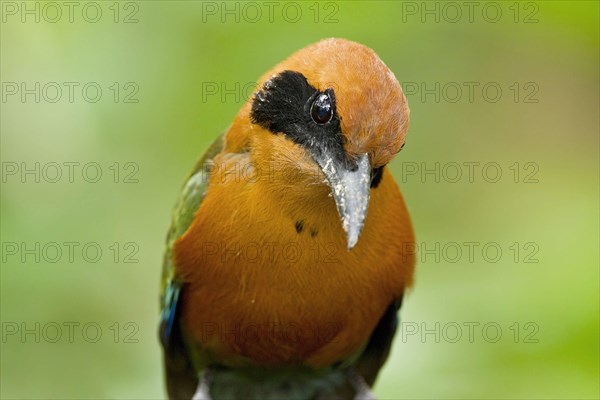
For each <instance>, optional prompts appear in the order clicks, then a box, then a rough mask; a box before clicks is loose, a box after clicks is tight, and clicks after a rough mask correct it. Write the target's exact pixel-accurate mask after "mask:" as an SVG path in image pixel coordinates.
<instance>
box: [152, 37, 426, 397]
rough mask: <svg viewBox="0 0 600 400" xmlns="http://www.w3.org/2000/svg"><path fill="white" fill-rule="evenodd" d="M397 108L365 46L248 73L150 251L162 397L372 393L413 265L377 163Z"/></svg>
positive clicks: (399, 202)
mask: <svg viewBox="0 0 600 400" xmlns="http://www.w3.org/2000/svg"><path fill="white" fill-rule="evenodd" d="M408 126H409V108H408V102H407V99H406V97H405V95H404V93H403V91H402V88H401V85H400V83H399V82H398V80H397V79H396V77H395V75H394V73H393V72H392V71H391V70H390V69H389V68H388V67H387V66H386V65H385V64H384V62H383V61H382V60H381V59H380V58H379V56H378V55H377V54H376V53H375V52H374V51H373V50H371V49H370V48H369V47H367V46H365V45H362V44H360V43H357V42H354V41H350V40H346V39H341V38H329V39H323V40H320V41H318V42H316V43H313V44H311V45H308V46H307V47H304V48H302V49H300V50H298V51H296V52H295V53H293V54H292V55H291V56H289V57H288V58H286V59H285V60H283V61H282V62H280V63H279V64H277V65H276V66H275V67H273V68H272V69H271V70H270V71H268V72H267V73H265V74H264V75H263V76H262V77H261V78H259V80H258V81H257V86H256V91H255V92H254V93H252V95H250V96H249V98H248V100H247V101H246V102H245V103H244V105H243V106H242V107H241V109H240V111H239V113H238V114H237V115H236V116H235V118H234V120H233V122H232V123H231V125H230V126H229V128H228V129H226V130H225V131H224V133H222V134H221V136H219V137H218V138H217V139H216V140H215V141H214V143H213V144H212V145H211V146H210V147H209V148H208V150H207V151H206V152H205V154H204V155H203V156H202V157H201V158H200V160H199V161H198V162H197V163H196V165H195V167H194V168H193V170H192V173H191V174H190V175H189V178H188V179H187V181H186V182H185V184H184V185H183V189H182V190H181V194H180V196H179V198H178V200H177V202H176V206H175V209H174V212H173V217H172V221H171V227H170V229H169V231H168V234H167V244H166V251H165V254H164V260H163V271H162V283H161V295H160V308H161V312H160V322H159V337H160V342H161V345H162V353H163V364H164V371H165V380H166V391H167V394H168V396H169V398H170V399H196V400H198V399H215V400H218V399H296V400H304V399H374V398H375V395H374V394H373V391H372V387H373V384H374V382H375V379H376V377H377V375H378V373H379V371H380V369H381V368H382V366H383V365H384V363H385V362H386V359H387V358H388V355H389V353H390V348H391V344H392V341H393V337H394V334H395V332H396V328H397V326H398V313H399V309H400V306H401V303H402V299H403V296H404V294H405V293H406V291H407V290H408V289H410V288H411V287H412V284H413V275H414V269H415V254H414V251H412V249H414V242H415V239H414V232H413V227H412V222H411V219H410V216H409V213H408V211H407V207H406V204H405V202H404V199H403V196H402V194H401V192H400V190H399V187H398V185H397V183H396V182H395V180H394V178H393V176H392V174H391V172H390V168H389V167H388V166H387V165H388V164H389V163H390V162H391V161H392V159H393V158H394V157H395V155H396V154H398V153H399V152H400V150H401V149H402V147H403V146H404V143H405V139H406V134H407V132H408Z"/></svg>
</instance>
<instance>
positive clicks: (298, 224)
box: [295, 220, 304, 233]
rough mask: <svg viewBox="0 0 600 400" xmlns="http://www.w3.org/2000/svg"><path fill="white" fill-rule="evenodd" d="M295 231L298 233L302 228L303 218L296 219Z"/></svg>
mask: <svg viewBox="0 0 600 400" xmlns="http://www.w3.org/2000/svg"><path fill="white" fill-rule="evenodd" d="M295 226H296V232H298V233H300V232H302V230H303V229H304V220H300V221H296V225H295Z"/></svg>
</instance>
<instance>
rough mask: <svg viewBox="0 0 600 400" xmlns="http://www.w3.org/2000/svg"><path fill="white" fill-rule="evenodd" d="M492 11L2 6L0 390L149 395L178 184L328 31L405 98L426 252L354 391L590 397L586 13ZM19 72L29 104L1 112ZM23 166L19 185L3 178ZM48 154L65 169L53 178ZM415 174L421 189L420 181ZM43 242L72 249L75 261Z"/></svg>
mask: <svg viewBox="0 0 600 400" xmlns="http://www.w3.org/2000/svg"><path fill="white" fill-rule="evenodd" d="M492 3H493V4H491V5H490V4H489V2H475V6H473V7H475V8H474V9H472V10H473V13H472V14H469V7H470V6H468V5H467V4H466V3H465V2H456V3H452V4H451V5H450V6H448V5H447V4H446V3H438V2H427V3H423V2H399V1H398V2H396V1H383V2H377V1H352V2H324V3H315V2H303V3H295V4H292V5H291V6H290V5H286V3H280V2H275V8H274V9H273V14H272V15H271V17H270V16H269V14H268V7H269V6H268V5H265V4H264V3H252V4H250V5H248V3H237V4H236V3H228V4H227V5H224V4H223V3H221V2H208V3H201V2H195V1H175V2H167V1H140V2H122V3H115V2H112V1H111V2H98V3H95V5H94V4H92V5H91V6H90V5H89V4H88V3H85V2H83V3H80V2H75V4H76V6H75V7H76V8H74V9H73V14H72V22H71V21H69V18H70V17H69V9H68V8H67V6H65V5H64V4H63V3H61V2H59V3H57V4H58V5H59V6H58V7H59V8H60V11H61V13H62V16H61V17H60V18H59V16H58V14H56V13H57V10H56V7H55V6H53V5H50V6H48V5H47V3H43V2H27V3H21V2H9V1H4V2H2V26H1V42H0V48H1V58H2V59H1V69H0V72H1V80H2V96H3V97H2V103H1V133H2V141H1V156H2V173H3V177H2V196H1V201H2V203H1V205H2V215H1V219H2V224H1V235H2V246H3V247H2V252H3V253H2V267H1V278H2V280H1V301H2V303H1V319H2V342H1V351H0V357H1V364H0V366H1V372H0V376H1V388H0V396H1V397H2V398H3V399H4V398H6V399H12V398H14V399H38V398H39V399H42V398H44V399H45V398H61V399H70V398H72V399H75V398H77V399H86V398H89V399H91V398H94V399H98V398H118V399H157V398H164V391H163V382H162V370H161V357H160V349H159V344H158V340H157V318H158V287H159V277H160V268H161V267H160V265H161V257H162V252H163V247H164V239H165V234H166V230H167V227H168V224H169V219H170V212H171V209H172V206H173V204H174V201H175V199H176V196H177V194H178V192H179V190H180V186H181V184H182V181H183V179H184V178H185V176H186V174H187V173H188V172H189V170H190V168H191V167H192V165H193V164H194V162H195V160H196V158H197V157H198V156H199V155H200V154H201V153H202V152H203V151H204V149H205V148H206V147H207V146H208V145H209V144H210V143H211V142H212V141H213V139H214V138H215V137H216V136H217V135H218V134H219V133H220V132H221V130H223V129H224V128H226V127H227V126H228V124H229V123H230V121H231V120H232V118H233V117H234V116H235V114H236V112H237V111H238V109H239V108H240V106H241V105H242V104H243V101H244V100H245V99H244V96H245V95H247V94H250V93H251V91H245V90H242V88H243V87H244V85H246V84H247V83H249V82H253V81H255V80H256V79H257V78H258V77H259V76H260V75H261V74H262V73H263V72H265V71H266V70H268V69H269V68H271V67H272V66H273V65H274V64H275V63H277V62H279V61H280V60H282V59H283V58H285V57H286V56H288V55H289V54H291V53H292V52H293V51H295V50H297V49H299V48H302V47H304V46H305V45H307V44H309V43H312V42H315V41H317V40H319V39H321V38H325V37H331V36H335V37H344V38H348V39H352V40H355V41H358V42H361V43H363V44H365V45H368V46H369V47H371V48H373V49H374V50H375V51H376V52H377V53H378V54H379V55H380V57H381V58H382V59H383V60H384V61H385V62H386V64H387V65H388V66H389V67H390V68H391V69H392V70H393V71H394V72H395V74H396V76H397V77H398V79H399V81H400V82H401V83H402V84H403V86H404V87H405V90H406V92H407V94H408V99H409V104H410V108H411V129H410V133H409V136H408V141H407V146H406V147H405V149H404V150H403V151H402V152H401V153H400V154H399V156H398V157H397V158H396V159H395V160H394V162H393V163H392V164H391V168H392V170H393V172H394V174H395V176H396V178H397V180H398V181H399V182H400V186H401V188H402V191H403V193H404V196H405V198H406V201H407V203H408V206H409V209H410V211H411V215H412V217H413V221H414V226H415V230H416V233H417V238H418V242H419V244H420V246H425V248H427V249H430V250H428V251H426V252H421V254H420V255H419V264H418V267H417V277H416V278H417V279H416V285H415V288H414V290H413V291H412V292H411V293H410V295H409V296H408V297H407V298H406V300H405V305H404V308H403V310H402V320H403V325H402V331H401V333H400V334H399V336H398V338H397V340H396V342H395V346H394V348H393V354H392V357H391V359H390V360H389V362H388V363H387V365H386V367H385V369H384V370H383V373H382V374H381V375H380V378H379V380H378V383H377V385H376V388H375V392H376V393H377V394H378V395H379V396H380V397H381V398H383V399H388V398H389V399H396V398H411V399H412V398H422V399H433V398H436V399H441V398H494V399H500V398H502V399H504V398H507V399H509V398H510V399H516V398H519V399H523V398H536V399H552V398H598V397H599V395H600V394H599V378H598V376H599V370H598V363H599V348H598V340H599V332H598V327H599V318H598V316H599V292H598V289H599V276H598V265H599V260H598V243H599V237H598V236H599V228H598V221H599V215H598V151H599V150H598V148H599V143H598V137H599V136H598V133H599V117H598V115H599V111H598V110H599V104H598V98H599V95H598V93H599V87H598V83H599V82H598V81H599V79H598V73H599V72H598V71H599V65H598V63H599V61H598V60H599V53H598V48H599V47H598V35H599V32H598V11H599V10H598V2H594V1H589V2H588V1H585V2H584V1H582V2H558V1H552V2H540V3H533V2H521V3H519V2H492ZM36 4H37V5H36ZM23 7H25V8H27V9H29V10H34V11H33V13H34V14H27V13H26V12H25V11H24V8H23ZM36 7H38V8H37V9H38V10H39V22H37V21H36V20H35V19H36V15H35V12H36V11H35V10H36ZM53 7H54V8H53ZM224 7H227V9H228V10H233V11H232V13H233V14H227V13H224V12H225V9H224ZM257 7H258V9H260V10H261V15H260V16H258V15H257V14H256V9H257ZM290 7H291V8H290ZM98 8H99V9H100V10H101V12H102V14H101V15H100V17H99V18H98V17H96V15H97V14H96V12H97V9H98ZM298 10H299V12H300V14H299V16H300V18H298V14H297V11H298ZM428 10H430V11H428ZM431 10H433V11H431ZM436 10H437V11H436ZM498 10H499V12H500V14H497V12H498ZM457 12H460V15H459V14H457ZM23 19H24V22H23ZM55 19H58V21H57V22H53V21H54V20H55ZM95 19H98V21H97V22H93V20H95ZM236 19H237V21H236ZM296 19H298V20H297V21H295V20H296ZM136 20H137V21H136ZM223 20H224V21H223ZM115 21H117V22H115ZM126 21H127V23H126ZM36 82H39V83H40V89H39V91H38V94H39V96H40V100H39V102H36V99H35V96H36V94H35V93H33V92H32V93H33V94H31V93H30V94H26V95H25V98H24V99H22V98H21V94H22V92H21V89H22V87H21V84H22V83H25V89H33V90H34V92H35V84H36ZM51 82H56V83H57V85H59V86H60V87H61V88H62V95H61V96H60V98H58V100H57V101H56V102H51V101H53V99H55V98H56V96H57V95H56V93H57V92H56V87H55V85H53V84H50V85H48V83H51ZM64 82H76V83H77V85H79V86H73V87H74V92H73V99H72V100H73V101H72V102H71V101H70V99H69V98H68V97H69V96H68V94H69V93H68V87H67V86H65V84H64ZM89 82H95V83H96V84H90V85H88V87H87V89H86V90H87V92H86V93H83V94H82V88H83V86H84V85H86V84H87V83H89ZM115 82H117V85H116V86H114V83H115ZM469 82H475V83H476V84H475V83H473V84H471V83H469ZM236 84H237V85H238V86H237V88H239V89H236ZM73 85H75V84H73ZM214 85H216V86H217V87H219V90H218V93H216V94H215V93H213V91H214V87H215V86H214ZM221 85H223V86H221ZM423 85H424V86H423ZM436 85H439V86H437V87H438V88H439V90H436ZM466 85H475V86H473V87H474V91H473V97H472V98H469V96H468V94H469V93H468V86H466ZM486 85H487V86H486ZM97 86H99V87H100V88H101V89H102V96H101V97H100V98H99V100H98V101H97V102H91V101H88V100H90V99H91V98H93V97H95V92H94V90H95V88H96V87H97ZM457 86H458V87H459V88H462V93H461V94H459V95H457V92H456V87H457ZM117 87H118V88H119V89H118V91H117ZM484 87H485V88H486V89H485V90H486V91H485V93H484V90H483V88H484ZM498 87H499V88H500V90H501V96H500V97H499V98H498V99H497V101H496V99H495V97H496V94H495V90H496V89H497V88H498ZM15 88H16V89H15ZM209 88H210V90H209V91H207V89H209ZM223 88H224V89H226V90H229V91H230V92H231V93H229V94H227V93H224V92H223V90H222V89H223ZM409 89H410V90H409ZM423 89H425V90H430V92H425V93H424V92H423ZM15 90H17V92H15ZM134 92H135V93H134ZM13 93H16V94H13ZM427 93H429V94H427ZM84 94H85V95H87V96H88V97H87V99H88V100H86V98H85V97H84ZM222 95H223V96H224V98H223V97H222ZM436 95H437V96H439V98H436ZM115 100H116V101H115ZM131 100H137V102H128V101H131ZM36 162H37V163H39V174H40V182H39V183H37V182H35V180H36V177H35V175H34V174H29V175H25V176H24V177H23V178H22V177H21V172H22V171H21V170H22V169H23V167H25V168H29V169H34V168H35V163H36ZM65 162H67V163H68V162H78V163H80V164H79V165H78V166H77V165H75V166H74V167H73V168H74V176H73V182H70V181H69V177H68V167H67V166H65V165H64V164H63V163H65ZM22 163H23V164H22ZM53 163H58V164H59V165H60V166H61V167H62V169H61V170H62V177H61V178H60V179H58V181H57V182H56V183H52V182H50V181H52V180H53V179H54V177H55V173H56V172H55V171H56V168H55V164H53ZM90 163H92V164H90ZM93 163H97V164H93ZM115 163H118V164H115ZM128 163H132V164H128ZM436 163H439V164H437V165H438V166H439V171H440V177H439V179H438V180H439V182H436V176H435V174H434V173H431V174H425V175H424V176H422V175H421V173H422V172H423V170H425V169H432V168H433V169H434V168H436ZM455 163H457V164H455ZM464 163H479V164H464ZM488 163H492V164H490V165H491V166H492V167H493V168H492V169H487V170H486V171H483V166H484V165H486V164H488ZM515 163H518V164H516V165H515ZM527 163H531V164H527ZM88 164H89V165H88ZM84 165H87V168H88V169H86V171H85V178H87V179H88V180H93V178H94V175H95V171H96V169H97V167H99V168H100V169H101V172H102V176H101V177H100V178H99V180H98V182H96V183H90V182H87V181H86V180H85V179H84V177H83V176H82V168H83V166H84ZM456 165H459V166H461V167H460V170H461V173H462V176H461V178H460V179H458V181H457V182H452V181H454V180H456V179H454V177H455V175H456ZM466 165H475V166H474V167H473V168H474V175H473V179H471V180H470V179H469V177H468V167H466ZM15 168H18V170H17V171H16V173H15V174H14V175H13V173H14V172H15ZM53 168H54V169H53ZM415 168H416V169H417V172H414V171H415ZM452 168H454V169H452ZM498 169H499V170H500V172H501V173H502V176H501V178H500V179H499V180H498V181H497V182H495V183H493V182H490V181H492V180H495V179H494V178H495V171H496V170H498ZM116 171H119V174H118V176H117V175H116V174H115V172H116ZM516 171H519V174H518V175H516ZM115 180H116V181H117V183H115ZM136 180H137V182H136ZM515 181H516V182H515ZM64 242H77V243H79V245H78V246H76V247H74V254H73V259H72V260H70V259H69V254H68V248H67V247H66V245H64ZM470 242H475V243H476V245H473V246H474V252H473V255H472V258H470V257H469V254H468V247H466V246H467V245H465V243H470ZM36 243H38V245H39V246H40V248H39V252H38V253H37V255H39V256H40V260H39V262H37V261H36V260H35V256H36V255H35V254H33V253H27V251H26V249H34V253H35V246H36ZM53 243H57V245H53ZM115 243H116V245H115ZM515 243H516V245H515ZM86 244H88V245H87V247H85V248H86V253H85V254H82V249H83V248H84V246H85V245H86ZM15 246H16V247H15ZM23 246H25V248H24V247H23ZM57 246H58V247H60V248H61V249H62V255H60V256H59V255H57V253H56V247H57ZM73 246H75V245H73ZM436 246H438V247H436ZM98 247H99V248H100V249H101V250H102V254H101V255H100V256H96V255H95V251H96V250H97V248H98ZM484 247H485V249H486V252H482V249H483V248H484ZM457 248H458V249H460V250H461V252H462V253H461V254H458V255H457V253H456V251H457ZM497 248H500V249H501V251H502V253H501V254H500V255H499V256H496V254H495V251H496V250H497ZM15 249H16V250H15ZM117 249H119V250H118V251H117ZM431 249H433V250H431ZM436 249H437V250H436ZM517 249H518V251H517ZM22 257H23V258H24V259H22ZM436 257H437V259H436ZM95 258H98V261H96V262H93V261H95ZM55 260H56V261H55ZM53 261H55V262H53ZM126 261H137V262H133V263H129V262H126ZM533 261H537V262H533ZM36 323H37V324H39V325H36ZM128 323H131V324H128ZM69 324H79V325H71V326H73V336H72V337H71V338H70V337H69V329H68V326H69ZM86 324H87V325H86ZM436 324H439V325H436ZM486 324H487V325H486ZM57 326H58V327H59V328H60V329H61V336H60V337H58V338H57ZM469 326H472V332H471V335H469ZM98 327H99V328H100V329H101V330H102V332H101V333H99V332H97V331H96V330H97V328H98ZM457 327H458V328H460V332H458V331H457V329H458V328H457ZM84 328H85V329H84ZM498 328H499V329H501V331H498ZM23 329H29V330H30V331H31V332H30V333H25V335H24V336H22V334H23ZM425 330H428V331H429V332H430V333H426V332H427V331H425ZM36 332H37V333H36ZM435 332H437V335H438V337H436V333H435ZM458 333H460V334H461V335H460V336H457V334H458ZM36 335H37V337H36ZM469 336H471V337H469ZM54 341H55V343H53V342H54Z"/></svg>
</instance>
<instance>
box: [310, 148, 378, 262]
mask: <svg viewBox="0 0 600 400" xmlns="http://www.w3.org/2000/svg"><path fill="white" fill-rule="evenodd" d="M315 161H316V162H317V164H319V167H320V168H321V170H322V171H323V173H324V174H325V177H326V178H327V183H328V184H329V187H330V188H331V193H332V195H333V198H334V200H335V204H336V206H337V210H338V213H339V214H340V218H341V220H342V227H343V228H344V231H345V232H346V239H347V243H348V250H351V249H352V248H353V247H354V246H355V245H356V243H357V242H358V238H359V236H360V233H361V232H362V229H363V226H364V224H365V218H366V217H367V209H368V208H369V194H370V189H371V188H370V186H371V167H370V163H369V156H368V155H367V154H363V155H361V156H360V157H358V158H357V159H356V160H355V167H356V168H354V167H353V168H349V167H347V166H345V165H343V164H342V163H340V162H338V161H336V160H334V159H333V158H331V157H329V156H327V155H326V154H323V155H320V156H317V157H315Z"/></svg>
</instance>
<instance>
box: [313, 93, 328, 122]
mask: <svg viewBox="0 0 600 400" xmlns="http://www.w3.org/2000/svg"><path fill="white" fill-rule="evenodd" d="M310 116H311V117H312V119H313V121H315V122H316V123H317V124H321V125H323V124H326V123H328V122H329V121H331V118H332V117H333V107H332V106H331V98H330V97H329V95H328V94H327V93H321V94H319V95H318V96H317V98H316V99H315V101H313V103H312V106H311V107H310Z"/></svg>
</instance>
